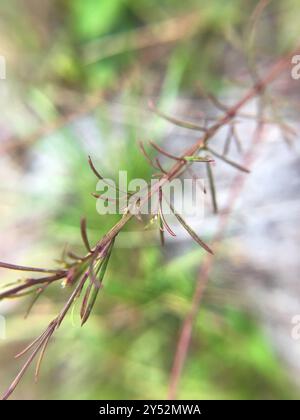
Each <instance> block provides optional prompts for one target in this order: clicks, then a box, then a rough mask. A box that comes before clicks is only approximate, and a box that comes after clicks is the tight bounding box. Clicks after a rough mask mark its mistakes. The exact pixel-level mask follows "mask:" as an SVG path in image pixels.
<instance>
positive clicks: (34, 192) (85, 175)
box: [0, 0, 300, 399]
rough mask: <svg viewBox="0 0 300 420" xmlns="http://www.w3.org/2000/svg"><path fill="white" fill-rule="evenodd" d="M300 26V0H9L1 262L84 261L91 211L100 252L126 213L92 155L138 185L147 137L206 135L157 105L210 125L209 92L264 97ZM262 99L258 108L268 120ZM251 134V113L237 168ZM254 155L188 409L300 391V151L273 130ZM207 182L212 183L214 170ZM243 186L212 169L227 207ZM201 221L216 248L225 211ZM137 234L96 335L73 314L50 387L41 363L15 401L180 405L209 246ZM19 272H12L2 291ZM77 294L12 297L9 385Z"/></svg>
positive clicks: (294, 113)
mask: <svg viewBox="0 0 300 420" xmlns="http://www.w3.org/2000/svg"><path fill="white" fill-rule="evenodd" d="M257 5H259V6H258V8H256V9H255V7H256V6H257ZM260 6H262V7H260ZM264 6H266V7H264ZM254 10H256V13H254V14H253V11H254ZM299 21H300V9H299V4H298V0H286V1H285V2H282V1H279V0H274V1H270V2H268V1H266V2H264V1H262V2H258V1H250V0H247V1H241V0H227V1H226V2H224V1H222V0H211V1H209V2H208V1H205V0H203V1H202V0H186V1H184V2H182V1H179V0H172V1H171V0H163V1H160V2H157V1H156V2H155V1H151V0H138V1H137V0H72V1H71V0H42V1H40V0H27V1H26V2H24V1H21V0H11V1H10V2H1V5H0V55H2V56H4V57H5V60H6V79H5V80H0V92H1V95H0V103H1V109H2V112H1V116H0V194H1V200H0V228H1V241H0V261H6V262H10V263H18V264H24V265H31V266H50V267H51V266H52V265H53V264H54V265H55V262H54V261H55V260H57V259H59V258H60V256H61V252H62V250H63V248H64V247H65V246H66V244H68V245H69V247H70V248H71V249H72V250H74V251H77V252H82V245H81V239H80V229H79V225H80V217H81V216H82V215H84V216H85V217H86V218H87V220H88V227H89V229H88V232H89V236H90V238H91V242H92V243H95V242H96V241H97V240H98V239H99V238H100V237H101V236H102V235H103V234H105V233H106V232H107V230H108V229H109V228H110V227H111V226H113V224H114V223H115V222H116V221H117V220H118V216H100V215H99V214H98V213H97V212H96V202H95V199H94V198H93V197H92V196H91V192H94V191H95V186H96V179H95V176H94V175H93V174H92V173H91V171H90V170H89V167H88V162H87V156H88V155H91V156H92V157H93V160H94V162H95V164H96V165H97V167H98V168H99V170H100V172H101V173H102V174H103V175H105V176H106V177H109V178H116V177H117V176H118V171H119V170H126V171H127V172H128V177H129V179H130V178H145V179H150V178H151V174H152V173H153V170H152V169H151V167H150V166H149V164H148V163H147V161H146V160H145V159H144V157H143V156H142V155H141V152H140V150H139V148H138V147H137V141H138V140H144V141H147V140H150V139H152V140H155V141H156V142H157V143H160V144H161V145H163V146H164V148H167V149H168V150H170V151H171V152H172V153H180V151H182V150H184V149H185V148H186V147H187V146H188V145H189V144H192V143H193V142H194V141H195V139H197V137H199V133H197V132H195V131H190V130H187V129H184V128H182V127H175V126H173V125H171V124H169V123H168V122H166V121H163V120H162V119H160V118H158V117H157V116H156V115H154V114H153V113H152V112H151V111H150V110H149V109H148V106H147V103H148V101H149V100H154V101H155V102H156V103H157V104H158V105H159V107H160V109H163V110H164V111H165V112H168V113H170V114H171V115H174V116H177V117H178V118H181V119H188V120H189V121H193V122H196V123H197V122H200V123H202V122H203V119H204V115H205V116H210V118H212V119H214V118H215V117H216V116H217V115H219V114H220V111H219V110H218V109H216V108H215V107H214V106H213V104H212V103H210V102H209V101H208V100H207V98H206V96H205V95H204V94H203V91H205V92H210V93H213V94H214V95H216V96H217V97H219V98H221V100H222V101H223V102H224V103H226V104H232V103H234V102H235V101H236V100H237V99H238V98H240V97H241V95H242V94H243V93H244V92H245V90H246V89H248V88H249V87H250V86H251V83H252V79H251V77H250V75H249V68H250V69H251V68H252V69H253V66H254V63H257V65H258V68H259V69H260V71H261V73H262V74H263V72H264V70H266V69H267V68H268V66H269V65H270V64H271V63H273V62H274V60H275V58H276V57H278V56H280V54H283V53H286V52H288V51H290V50H292V49H293V48H294V47H295V46H296V44H297V40H299V39H300V37H299V32H300V27H299ZM274 89H275V94H276V98H277V100H278V102H276V111H279V112H280V115H281V117H282V118H284V121H286V122H287V123H288V124H291V125H292V126H293V127H294V128H295V129H297V128H298V125H299V104H297V98H299V93H300V82H299V81H295V80H293V79H292V78H291V76H290V74H289V73H286V74H284V75H283V78H282V79H280V81H279V82H278V83H276V84H275V88H274ZM256 105H257V104H256V102H255V101H253V102H251V103H250V104H249V105H248V106H247V109H246V111H247V112H249V113H251V114H252V115H255V110H256ZM272 115H273V114H272ZM276 118H277V120H276V121H279V116H278V113H276ZM208 121H209V120H208ZM254 125H255V124H254V122H253V120H251V118H249V119H245V120H241V122H240V124H239V125H238V134H239V138H240V139H241V144H242V150H239V149H240V148H239V147H236V146H235V145H232V146H231V151H230V152H231V155H232V156H233V157H234V158H235V159H237V160H239V161H242V156H243V154H245V153H247V151H248V150H249V147H251V134H252V133H253V129H254ZM226 136H227V134H226V129H224V130H221V131H220V132H219V133H218V135H217V136H216V139H215V140H214V142H215V143H214V144H215V145H216V148H218V147H220V150H222V147H223V145H224V141H225V139H226ZM254 157H255V159H254V163H253V166H252V172H251V174H250V175H247V177H248V178H247V180H246V183H245V186H244V188H243V190H242V192H241V194H240V196H239V199H238V202H237V205H236V206H235V207H234V209H233V211H232V215H231V217H230V223H229V224H228V227H227V229H226V235H225V237H224V239H223V241H222V243H221V245H220V247H219V251H218V254H217V255H216V257H215V263H214V266H213V270H212V272H211V273H210V281H209V285H208V288H207V290H206V292H205V295H204V299H203V302H202V305H201V308H200V312H199V316H198V317H197V320H196V323H195V328H194V334H193V339H192V343H191V347H190V350H189V355H188V359H187V363H186V365H185V369H184V372H183V375H182V378H181V383H180V388H179V394H178V397H179V398H182V399H211V398H216V399H298V397H299V374H300V357H299V356H300V341H297V340H296V339H293V338H292V335H291V331H292V328H293V324H292V319H293V317H294V316H295V315H297V314H300V301H299V296H300V288H299V274H300V263H299V237H300V234H299V221H300V218H299V214H300V212H299V210H300V201H299V191H300V185H299V179H300V178H299V168H300V165H299V163H300V162H299V146H298V145H297V137H295V138H294V139H293V143H292V145H291V144H290V141H287V139H286V138H285V136H284V133H283V132H282V130H280V129H278V126H276V125H274V124H269V125H268V126H267V128H266V130H265V133H264V137H263V141H261V142H260V144H259V146H256V149H255V151H254ZM163 162H164V164H166V165H168V164H170V162H168V161H167V160H166V161H163ZM199 176H202V177H204V178H206V174H205V172H203V173H202V172H201V169H199ZM235 176H236V171H235V170H234V169H233V168H230V167H227V166H226V165H224V164H223V163H222V162H221V163H217V164H216V167H215V178H216V189H217V196H218V200H219V207H220V209H221V210H222V209H225V208H227V206H228V205H229V204H230V203H228V197H230V189H231V185H232V182H233V180H234V179H235ZM191 223H192V224H193V226H194V227H195V229H197V231H199V232H201V236H202V237H204V239H205V240H206V241H207V242H208V243H210V240H211V238H212V237H213V235H214V233H215V231H216V226H217V223H218V216H216V215H214V214H213V212H212V209H211V203H210V200H209V199H208V200H207V205H206V208H205V218H204V220H203V221H201V223H200V222H199V223H197V221H195V220H194V221H191ZM126 229H127V230H128V231H127V232H125V233H124V234H123V235H121V236H120V238H119V240H118V242H117V246H116V248H115V250H114V252H113V255H112V259H111V261H110V265H109V269H108V272H107V275H106V278H105V286H104V289H103V290H102V294H101V295H100V296H99V299H98V302H97V305H96V307H95V310H94V313H93V315H92V316H91V318H90V320H89V322H88V324H86V325H85V327H84V328H81V327H80V326H79V325H80V322H79V319H78V316H77V312H78V309H79V308H76V307H75V308H74V311H73V312H72V314H71V315H69V316H68V317H67V318H66V320H65V322H64V324H63V326H62V328H61V329H60V330H59V331H58V332H57V334H56V335H55V338H54V340H53V342H52V344H51V346H50V347H49V349H48V352H47V355H46V358H45V361H44V364H43V367H42V373H41V378H40V381H39V383H38V384H34V379H33V375H32V373H33V372H32V370H31V371H30V372H28V373H27V375H26V377H25V378H24V379H23V381H22V383H21V384H20V386H19V387H18V389H17V391H16V392H15V394H14V396H13V398H19V399H156V398H165V397H166V395H167V389H168V383H169V379H170V371H171V367H172V363H173V358H174V354H175V349H176V343H177V341H178V337H179V332H180V328H181V325H182V323H183V320H184V319H185V317H186V316H187V314H188V311H189V309H190V305H191V300H192V296H193V292H194V289H195V285H196V281H197V273H198V271H199V268H200V267H201V263H202V262H203V260H204V258H205V253H204V252H203V250H201V249H199V247H197V245H196V244H194V243H192V241H191V240H190V238H189V237H188V236H185V235H184V232H182V230H181V229H180V227H175V228H174V229H175V230H176V229H177V230H176V233H178V235H177V238H176V239H175V240H171V239H169V238H168V240H167V243H166V247H165V248H164V249H161V248H160V246H159V241H158V238H157V236H158V235H157V232H156V231H153V230H150V231H147V232H146V233H147V234H146V233H145V231H144V229H143V226H141V225H140V223H139V222H138V221H135V222H134V221H133V222H132V223H131V224H130V225H129V226H128V227H127V228H126ZM18 278H19V277H18V273H12V272H7V271H5V270H3V269H1V271H0V281H1V282H3V284H6V283H9V282H10V281H13V280H16V279H18ZM68 293H69V291H68V290H65V289H62V288H61V287H60V285H53V286H52V288H51V289H49V291H48V292H47V294H46V295H44V296H43V297H42V299H40V300H39V301H38V302H37V304H36V306H35V307H34V309H33V311H32V313H31V315H30V316H29V318H28V319H26V320H24V314H25V313H26V310H27V308H28V305H29V303H30V299H27V298H26V297H25V298H24V299H21V300H18V301H4V302H1V303H0V314H1V315H2V316H5V319H6V339H5V340H2V339H0V369H1V375H0V387H1V392H2V391H4V389H5V388H6V387H7V386H8V385H9V383H10V382H11V380H12V379H13V377H14V376H15V374H16V373H17V371H18V368H19V367H20V361H16V360H14V355H15V354H16V353H18V352H19V351H20V350H21V349H23V347H25V346H26V345H27V344H28V343H29V342H30V341H32V340H33V339H34V338H35V337H36V336H37V335H38V334H39V333H40V332H41V331H42V330H43V328H45V327H46V325H47V324H48V323H49V321H50V320H51V319H52V318H53V317H54V316H55V315H56V314H57V313H58V311H59V310H60V308H61V306H62V304H63V302H64V301H65V299H66V298H67V296H68Z"/></svg>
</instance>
